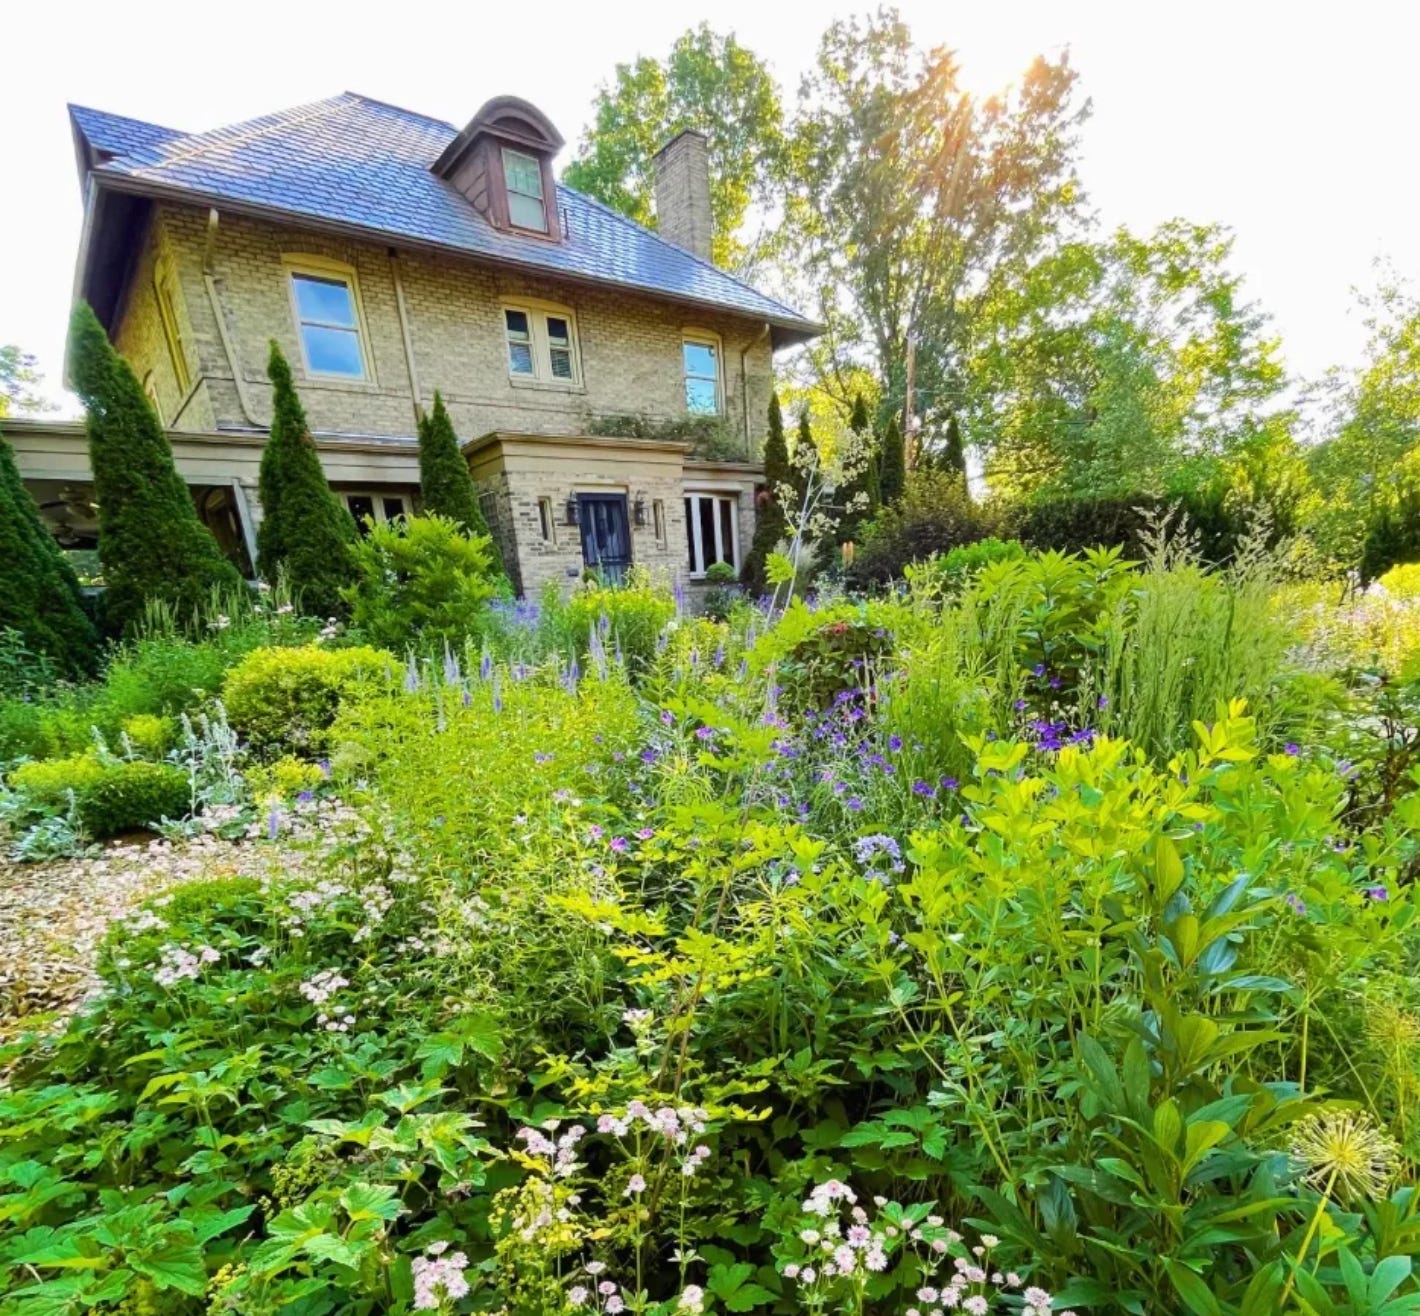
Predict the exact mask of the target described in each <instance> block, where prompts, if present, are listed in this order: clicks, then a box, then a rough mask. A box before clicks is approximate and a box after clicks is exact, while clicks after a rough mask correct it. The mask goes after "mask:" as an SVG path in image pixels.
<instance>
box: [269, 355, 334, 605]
mask: <svg viewBox="0 0 1420 1316" xmlns="http://www.w3.org/2000/svg"><path fill="white" fill-rule="evenodd" d="M266 373H267V376H268V377H269V378H270V380H271V384H272V388H273V390H274V393H273V397H272V414H271V433H270V435H269V436H268V438H267V440H266V447H265V448H264V449H263V450H262V454H261V508H262V522H261V526H260V528H259V529H258V531H257V541H256V543H257V569H258V570H259V571H260V572H261V574H262V576H263V577H264V578H265V579H266V580H275V579H276V576H277V573H278V572H279V571H283V570H284V572H285V573H286V579H287V581H288V582H289V584H290V586H291V590H292V592H293V593H294V594H295V596H296V597H297V599H298V600H299V602H300V607H301V609H302V611H304V612H308V613H312V614H314V615H316V616H320V617H333V616H339V615H341V614H342V613H343V612H344V611H345V606H346V605H345V600H344V599H343V598H342V597H341V591H342V590H343V589H345V588H346V587H347V586H349V585H353V584H354V583H355V577H356V569H355V558H354V554H353V545H354V542H355V522H354V521H353V520H351V517H350V513H349V512H347V511H346V510H345V508H344V507H343V506H342V505H341V503H340V501H339V500H338V499H337V498H336V496H335V495H334V494H333V493H332V492H331V490H330V485H329V483H328V482H327V481H326V478H325V471H324V470H323V469H322V468H321V464H320V454H319V453H318V452H317V451H316V445H315V441H314V440H313V439H312V438H311V431H310V427H309V426H308V425H307V424H306V413H305V411H304V410H303V409H302V407H301V399H300V398H299V397H297V395H296V386H295V384H294V383H293V382H292V380H291V367H290V366H289V365H287V364H286V358H285V357H284V356H282V355H281V349H280V348H279V347H277V345H276V343H275V341H274V340H273V341H272V344H271V357H270V360H269V361H268V363H267V368H266Z"/></svg>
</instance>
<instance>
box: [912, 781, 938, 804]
mask: <svg viewBox="0 0 1420 1316" xmlns="http://www.w3.org/2000/svg"><path fill="white" fill-rule="evenodd" d="M912 793H913V794H914V795H920V796H921V797H922V798H923V799H924V800H931V799H935V798H936V796H937V790H936V787H934V786H932V785H931V784H930V783H928V782H925V781H914V782H913V783H912Z"/></svg>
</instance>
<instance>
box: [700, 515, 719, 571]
mask: <svg viewBox="0 0 1420 1316" xmlns="http://www.w3.org/2000/svg"><path fill="white" fill-rule="evenodd" d="M695 501H696V511H697V513H698V515H699V518H700V550H701V561H700V570H701V571H704V570H705V568H706V567H708V566H709V565H710V564H711V563H712V562H715V561H717V560H718V559H717V558H716V557H715V500H714V499H713V498H697V499H696V500H695Z"/></svg>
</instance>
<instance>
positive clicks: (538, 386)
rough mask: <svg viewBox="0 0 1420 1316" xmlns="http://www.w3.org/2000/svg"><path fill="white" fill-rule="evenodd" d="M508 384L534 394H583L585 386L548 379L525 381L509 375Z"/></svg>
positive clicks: (585, 389)
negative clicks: (529, 390)
mask: <svg viewBox="0 0 1420 1316" xmlns="http://www.w3.org/2000/svg"><path fill="white" fill-rule="evenodd" d="M508 383H510V384H511V385H512V386H513V387H514V388H526V389H531V390H532V391H533V392H535V393H585V392H586V391H587V386H586V385H585V384H577V383H572V382H570V381H569V382H565V383H564V382H562V381H561V380H548V379H525V378H521V377H519V376H517V375H509V376H508Z"/></svg>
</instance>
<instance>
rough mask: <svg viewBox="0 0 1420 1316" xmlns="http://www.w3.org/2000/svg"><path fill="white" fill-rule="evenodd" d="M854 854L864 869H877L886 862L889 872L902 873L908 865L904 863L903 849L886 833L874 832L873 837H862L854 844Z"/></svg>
mask: <svg viewBox="0 0 1420 1316" xmlns="http://www.w3.org/2000/svg"><path fill="white" fill-rule="evenodd" d="M853 853H854V855H855V857H856V858H857V860H858V863H859V864H860V865H861V866H862V867H864V868H871V867H875V866H876V865H877V864H878V863H879V862H885V863H886V864H887V866H888V870H889V871H890V872H893V873H901V872H902V871H903V870H904V869H905V868H906V867H907V865H906V864H904V863H903V862H902V847H901V846H899V845H898V843H897V842H896V841H895V840H894V839H893V838H892V837H891V836H888V835H887V834H886V833H884V832H874V833H873V834H872V835H871V836H860V837H859V838H858V839H857V840H856V841H854V842H853Z"/></svg>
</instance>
